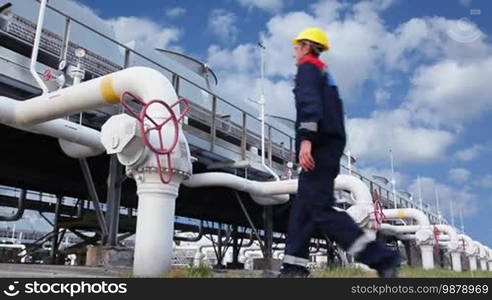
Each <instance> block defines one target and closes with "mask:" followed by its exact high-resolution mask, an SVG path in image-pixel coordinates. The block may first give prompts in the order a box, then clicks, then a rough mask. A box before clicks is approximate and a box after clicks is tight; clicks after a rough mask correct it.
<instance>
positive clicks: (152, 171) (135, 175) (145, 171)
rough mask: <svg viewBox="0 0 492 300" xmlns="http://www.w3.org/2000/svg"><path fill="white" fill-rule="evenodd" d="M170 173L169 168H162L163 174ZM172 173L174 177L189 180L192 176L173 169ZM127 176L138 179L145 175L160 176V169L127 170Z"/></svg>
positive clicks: (141, 168)
mask: <svg viewBox="0 0 492 300" xmlns="http://www.w3.org/2000/svg"><path fill="white" fill-rule="evenodd" d="M169 171H170V169H169V168H165V167H162V168H160V172H162V173H164V172H165V173H168V172H169ZM171 171H172V172H173V175H180V176H183V177H184V179H188V178H190V177H191V175H192V174H191V173H190V172H186V171H183V170H177V169H174V168H172V169H171ZM126 174H127V176H128V177H133V178H138V176H139V175H143V174H159V168H158V167H140V168H127V170H126Z"/></svg>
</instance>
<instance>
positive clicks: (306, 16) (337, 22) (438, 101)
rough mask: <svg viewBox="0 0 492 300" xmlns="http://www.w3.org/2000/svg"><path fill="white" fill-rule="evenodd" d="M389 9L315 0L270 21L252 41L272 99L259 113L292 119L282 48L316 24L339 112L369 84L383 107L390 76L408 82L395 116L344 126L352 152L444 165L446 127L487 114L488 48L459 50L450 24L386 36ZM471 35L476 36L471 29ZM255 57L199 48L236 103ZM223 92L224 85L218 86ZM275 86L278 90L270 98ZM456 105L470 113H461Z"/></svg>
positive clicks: (286, 51) (416, 26)
mask: <svg viewBox="0 0 492 300" xmlns="http://www.w3.org/2000/svg"><path fill="white" fill-rule="evenodd" d="M393 2H394V1H389V0H388V1H386V0H375V1H361V2H358V3H356V4H351V3H348V2H341V1H335V0H321V1H318V2H316V3H315V4H313V5H311V6H310V7H309V9H308V10H305V11H294V12H288V13H284V14H278V15H275V16H273V17H272V18H271V19H270V20H269V21H268V22H267V25H266V30H265V32H263V33H262V34H261V40H262V42H263V44H264V45H266V47H267V59H266V61H267V65H266V73H267V76H269V78H267V85H268V86H269V88H270V89H271V90H272V91H274V92H272V93H271V94H273V95H280V96H281V97H282V98H281V99H276V98H273V99H272V98H269V99H271V100H272V101H274V103H275V106H272V105H271V104H267V109H269V107H268V105H270V109H275V110H279V113H277V111H275V113H277V114H286V115H285V116H288V117H293V115H294V111H293V109H292V108H293V96H292V93H291V92H290V90H291V87H292V78H293V75H294V72H295V64H294V60H293V59H292V55H293V50H292V47H291V45H290V41H291V39H292V38H293V37H295V35H296V34H297V33H298V32H299V31H301V30H302V29H304V28H305V27H308V26H317V27H320V28H322V29H324V30H325V31H326V32H327V33H328V35H329V37H330V41H331V44H332V48H331V50H330V51H329V52H328V53H327V54H324V55H323V57H322V59H323V60H325V61H326V62H327V63H328V68H329V70H330V71H331V73H332V74H333V75H334V77H335V80H336V82H337V84H338V86H339V90H340V93H341V97H342V99H343V100H344V102H346V106H348V105H350V104H351V103H354V102H353V101H355V99H360V98H361V97H360V96H361V92H362V90H363V89H364V87H365V86H367V83H373V84H374V85H376V87H377V88H376V89H375V90H374V91H373V93H374V100H375V101H376V104H378V105H381V106H385V105H386V104H388V103H387V102H388V101H389V100H390V97H391V98H393V97H397V95H395V96H393V95H392V93H393V90H392V87H393V86H392V85H393V82H392V81H394V79H393V78H394V75H395V72H396V73H401V74H404V76H405V77H407V78H411V85H410V90H409V91H408V95H406V96H405V91H403V92H402V93H400V94H403V95H404V96H403V97H402V96H399V97H400V99H401V101H402V102H401V103H400V105H399V106H398V104H397V105H396V108H395V109H393V110H376V111H373V112H372V113H371V114H370V115H369V116H367V117H362V116H361V117H357V118H353V119H350V120H349V125H350V126H349V127H350V145H351V147H352V149H351V150H352V151H353V153H355V154H356V155H358V156H359V158H363V159H371V160H373V161H377V160H379V159H381V158H385V157H387V153H388V150H389V149H390V148H392V149H393V151H394V153H395V156H397V157H398V159H400V161H401V162H402V163H406V162H428V161H432V160H439V159H441V158H444V157H445V156H446V155H447V148H448V147H449V146H450V145H451V144H452V143H454V141H455V140H456V137H457V134H458V133H459V131H456V129H461V126H462V124H463V122H467V121H469V120H472V119H474V118H478V117H480V116H482V115H483V114H485V113H486V112H487V111H488V110H489V107H490V100H488V99H487V97H486V95H490V94H491V93H490V92H491V91H490V88H489V86H490V85H488V84H487V83H486V82H485V80H486V79H487V78H491V77H492V74H489V73H490V72H491V71H489V69H491V70H492V67H489V64H490V65H491V66H492V63H490V62H492V55H491V53H492V48H491V47H490V45H487V44H486V42H485V37H484V36H479V37H478V38H477V39H475V40H474V41H472V42H467V43H463V42H460V41H457V40H456V39H453V37H452V36H450V34H449V31H450V30H452V29H454V28H457V27H459V26H458V25H459V24H460V21H459V20H449V19H446V18H442V17H426V18H415V19H411V20H409V21H407V22H405V23H402V24H400V25H399V26H397V27H396V28H395V29H389V28H388V26H386V24H385V22H384V20H383V19H382V18H381V13H382V12H383V11H384V10H385V9H387V8H388V7H389V6H390V5H392V4H393ZM472 28H473V29H474V30H475V31H479V29H478V28H477V27H476V26H474V25H473V26H472ZM255 49H256V45H255V44H253V43H251V44H243V45H239V46H237V47H235V48H232V49H222V48H220V47H217V46H214V47H211V48H210V49H209V60H210V61H213V62H214V63H213V64H212V65H214V67H215V69H216V71H217V73H218V74H219V77H220V78H221V81H222V83H221V85H222V89H224V90H228V91H230V93H231V94H234V95H235V96H236V97H237V95H238V93H237V91H239V90H241V91H244V92H243V93H241V94H239V95H241V96H243V94H248V97H250V98H255V97H252V96H251V95H252V94H257V93H258V85H257V80H256V79H257V78H258V77H259V76H258V71H257V70H258V57H257V55H256V54H255ZM361 49H363V50H361ZM231 58H232V59H231ZM235 59H237V61H235ZM289 61H290V62H292V63H287V62H289ZM423 61H425V62H426V64H423ZM489 61H490V62H489ZM272 78H275V80H272ZM460 78H461V81H460V80H459V79H460ZM463 78H467V80H463ZM468 78H473V80H468ZM239 79H241V80H244V82H243V84H241V83H240V82H238V81H237V80H239ZM475 79H476V80H475ZM226 84H230V85H231V86H230V87H224V85H226ZM403 84H405V83H403ZM283 87H287V90H286V91H281V92H280V89H281V88H283ZM267 92H269V91H267ZM470 95H472V97H470ZM395 99H397V98H395ZM464 99H467V100H466V101H467V104H468V103H470V105H466V107H463V105H462V101H464ZM460 101H461V102H460ZM279 104H280V105H279ZM271 113H273V112H271ZM451 130H453V131H451ZM368 145H369V146H368Z"/></svg>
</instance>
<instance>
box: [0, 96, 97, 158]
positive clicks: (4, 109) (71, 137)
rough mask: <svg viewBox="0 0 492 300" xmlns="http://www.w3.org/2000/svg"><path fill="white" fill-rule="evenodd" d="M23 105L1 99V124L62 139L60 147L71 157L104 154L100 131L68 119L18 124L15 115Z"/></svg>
mask: <svg viewBox="0 0 492 300" xmlns="http://www.w3.org/2000/svg"><path fill="white" fill-rule="evenodd" d="M26 101H29V100H26ZM21 104H22V102H21V101H17V100H13V99H10V98H7V97H0V123H2V124H5V125H8V126H10V127H13V128H17V129H19V130H23V131H28V132H32V133H35V134H41V135H46V136H50V137H53V138H57V139H60V141H59V143H60V147H61V148H62V150H63V151H64V152H65V153H66V154H67V155H68V156H70V157H74V158H81V157H88V156H94V155H99V154H101V153H103V152H104V147H103V145H102V144H101V133H100V132H99V131H97V130H95V129H92V128H89V127H86V126H82V125H80V124H77V123H73V122H70V121H68V120H66V119H56V120H51V121H46V122H42V123H38V124H22V125H21V124H18V123H16V120H15V117H14V115H15V112H16V110H17V107H18V106H19V105H21Z"/></svg>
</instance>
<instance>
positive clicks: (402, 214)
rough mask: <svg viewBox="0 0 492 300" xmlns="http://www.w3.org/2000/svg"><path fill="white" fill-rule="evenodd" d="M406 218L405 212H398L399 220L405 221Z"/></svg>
mask: <svg viewBox="0 0 492 300" xmlns="http://www.w3.org/2000/svg"><path fill="white" fill-rule="evenodd" d="M405 217H406V214H405V211H404V210H399V211H398V218H399V219H404V218H405Z"/></svg>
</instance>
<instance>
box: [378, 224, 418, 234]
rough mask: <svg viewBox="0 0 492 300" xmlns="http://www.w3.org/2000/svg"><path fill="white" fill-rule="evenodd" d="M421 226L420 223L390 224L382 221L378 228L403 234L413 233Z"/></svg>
mask: <svg viewBox="0 0 492 300" xmlns="http://www.w3.org/2000/svg"><path fill="white" fill-rule="evenodd" d="M421 227H422V226H420V225H391V224H386V223H382V224H381V226H380V227H379V229H380V230H382V231H390V232H393V233H398V234H405V233H415V232H416V231H417V230H419V229H420V228H421Z"/></svg>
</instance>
